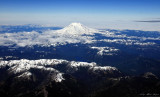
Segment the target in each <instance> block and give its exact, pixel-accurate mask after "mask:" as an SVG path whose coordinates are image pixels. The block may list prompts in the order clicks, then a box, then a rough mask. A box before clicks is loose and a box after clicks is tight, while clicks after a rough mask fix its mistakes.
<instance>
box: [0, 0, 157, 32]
mask: <svg viewBox="0 0 160 97" xmlns="http://www.w3.org/2000/svg"><path fill="white" fill-rule="evenodd" d="M159 5H160V1H159V0H14V1H13V0H1V1H0V6H1V7H0V13H1V14H0V25H23V24H39V25H45V26H60V27H65V26H67V25H69V24H70V23H72V22H80V23H82V24H84V25H86V26H89V27H92V28H98V29H101V28H105V29H107V28H108V29H133V30H147V31H150V30H152V31H160V29H159V28H160V17H159V16H160V11H159V10H160V6H159Z"/></svg>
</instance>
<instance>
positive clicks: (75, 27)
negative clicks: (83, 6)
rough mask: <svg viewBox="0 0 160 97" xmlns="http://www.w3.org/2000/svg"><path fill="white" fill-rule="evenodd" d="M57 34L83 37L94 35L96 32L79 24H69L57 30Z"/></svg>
mask: <svg viewBox="0 0 160 97" xmlns="http://www.w3.org/2000/svg"><path fill="white" fill-rule="evenodd" d="M57 32H58V33H60V34H71V35H83V34H94V33H96V32H98V30H96V29H92V28H89V27H86V26H84V25H82V24H81V23H71V24H70V25H69V26H67V27H65V28H63V29H61V30H58V31H57Z"/></svg>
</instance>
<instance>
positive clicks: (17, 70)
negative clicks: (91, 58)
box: [0, 59, 117, 82]
mask: <svg viewBox="0 0 160 97" xmlns="http://www.w3.org/2000/svg"><path fill="white" fill-rule="evenodd" d="M56 65H66V71H67V69H69V68H70V69H71V68H72V69H74V72H76V71H77V70H79V67H88V69H89V70H92V71H96V70H100V71H101V70H102V71H114V70H117V69H116V68H115V67H111V66H103V67H101V66H98V65H97V64H96V63H94V62H92V63H87V62H75V61H67V60H61V59H39V60H27V59H21V60H10V61H0V68H4V67H6V66H7V67H9V68H8V72H11V73H14V74H20V75H19V76H18V77H30V76H32V73H31V72H30V71H29V70H30V69H32V68H34V69H39V70H45V71H49V72H53V73H54V75H55V76H54V80H55V81H56V82H61V81H62V80H65V79H64V78H63V73H65V71H64V72H60V71H59V70H58V69H55V67H54V66H56Z"/></svg>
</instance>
